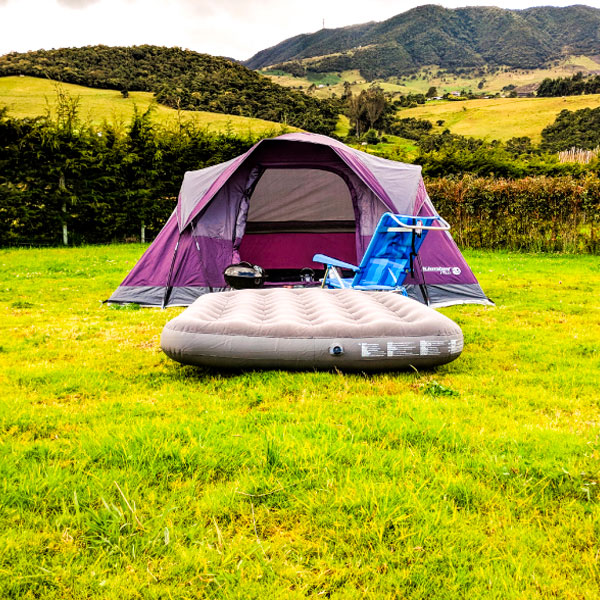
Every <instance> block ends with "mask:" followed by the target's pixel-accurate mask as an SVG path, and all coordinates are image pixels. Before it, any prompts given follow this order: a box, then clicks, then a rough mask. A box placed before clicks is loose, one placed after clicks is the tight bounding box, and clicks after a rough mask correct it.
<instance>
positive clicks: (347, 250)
mask: <svg viewBox="0 0 600 600" xmlns="http://www.w3.org/2000/svg"><path fill="white" fill-rule="evenodd" d="M355 214H356V213H355V208H354V202H353V194H352V192H351V189H350V187H349V185H348V184H347V183H346V181H345V180H344V179H343V178H342V177H341V176H340V175H338V174H337V173H335V172H333V171H329V170H324V169H313V168H291V169H290V168H267V169H265V170H264V172H263V173H262V175H261V177H260V179H259V180H258V182H257V183H256V185H255V187H254V190H253V192H252V194H251V196H250V198H249V200H248V216H247V220H246V229H245V233H244V237H243V238H242V242H241V244H240V248H239V254H240V259H241V260H245V261H248V262H250V263H253V264H257V265H260V266H261V267H263V268H264V269H266V270H267V273H268V274H269V281H270V282H273V283H274V282H277V281H294V280H296V279H299V277H298V276H299V274H300V271H301V270H302V269H303V268H306V267H310V268H312V269H314V270H315V271H318V270H319V269H322V265H320V264H317V263H313V261H312V257H313V256H314V255H315V254H316V253H318V252H321V253H325V254H332V255H333V256H336V257H339V258H340V259H341V260H345V261H348V262H352V263H356V259H357V256H356V216H355Z"/></svg>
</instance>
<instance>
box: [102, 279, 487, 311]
mask: <svg viewBox="0 0 600 600" xmlns="http://www.w3.org/2000/svg"><path fill="white" fill-rule="evenodd" d="M423 287H425V290H423ZM228 289H229V288H208V287H172V288H170V289H169V290H168V293H167V289H166V288H165V287H163V286H148V287H142V286H120V287H119V288H117V289H116V290H115V292H114V294H113V295H112V296H111V297H110V298H109V299H108V300H107V302H108V303H109V304H139V305H140V306H157V307H163V303H164V301H165V299H167V302H166V304H165V305H164V307H168V306H189V305H190V304H192V302H194V300H196V298H199V297H200V296H203V295H204V294H208V293H211V292H224V291H226V290H228ZM406 289H407V292H408V295H409V297H410V298H413V299H414V300H418V301H419V302H422V303H423V304H427V305H429V306H431V307H433V308H439V307H442V306H452V305H454V304H486V305H489V306H494V303H493V302H492V301H491V300H490V299H489V298H487V297H486V295H485V294H484V293H483V290H482V289H481V286H480V285H479V284H478V283H471V284H452V285H429V284H428V285H426V286H419V285H408V286H406Z"/></svg>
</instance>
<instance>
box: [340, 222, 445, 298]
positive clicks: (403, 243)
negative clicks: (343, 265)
mask: <svg viewBox="0 0 600 600" xmlns="http://www.w3.org/2000/svg"><path fill="white" fill-rule="evenodd" d="M448 229H450V226H449V225H448V223H446V221H444V220H443V219H442V218H441V217H439V216H434V217H416V216H412V215H395V214H392V213H384V214H383V215H382V216H381V219H380V220H379V223H378V224H377V227H376V229H375V233H374V234H373V237H372V238H371V241H370V243H369V245H368V247H367V250H366V252H365V254H364V256H363V258H362V260H361V261H360V265H359V270H358V271H357V273H356V275H355V276H354V279H353V280H352V287H353V288H358V289H374V288H378V289H395V288H399V287H401V286H402V284H403V283H404V280H405V279H406V276H407V275H408V274H409V273H410V272H411V270H412V268H413V261H414V259H415V257H416V255H417V253H418V252H419V248H420V247H421V244H422V243H423V241H424V240H425V237H426V235H427V233H428V231H431V230H442V231H447V230H448Z"/></svg>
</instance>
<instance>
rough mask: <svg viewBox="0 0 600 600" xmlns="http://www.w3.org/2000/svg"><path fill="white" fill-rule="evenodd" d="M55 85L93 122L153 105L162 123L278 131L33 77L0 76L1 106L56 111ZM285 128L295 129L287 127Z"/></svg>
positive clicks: (19, 114) (16, 112) (145, 95)
mask: <svg viewBox="0 0 600 600" xmlns="http://www.w3.org/2000/svg"><path fill="white" fill-rule="evenodd" d="M57 86H60V89H61V90H63V91H64V92H66V93H67V94H68V95H69V96H71V97H72V98H79V116H80V117H81V118H82V119H84V120H87V121H89V122H91V123H93V124H100V123H102V122H103V121H107V122H110V123H128V122H129V121H130V119H131V116H132V114H133V111H134V109H135V107H136V106H137V108H138V110H139V111H142V112H143V111H146V110H147V109H148V107H150V106H151V105H154V108H153V118H154V119H156V121H157V122H160V123H161V124H167V123H169V122H171V123H175V122H176V121H177V119H179V118H184V119H193V120H194V121H195V122H196V123H197V124H198V125H200V126H201V127H203V128H206V129H207V130H208V131H212V132H222V131H230V132H231V133H238V134H241V135H245V134H248V133H250V134H255V135H261V134H264V133H270V132H273V133H275V134H276V133H280V132H281V131H282V125H281V124H280V123H274V122H272V121H263V120H262V119H254V118H250V117H240V116H237V115H226V114H222V113H211V112H206V111H181V112H180V113H179V114H178V112H177V111H176V110H174V109H171V108H167V107H166V106H163V105H161V104H157V103H156V102H155V101H154V97H153V94H152V93H151V92H129V97H128V98H123V96H122V95H121V93H120V92H118V91H116V90H102V89H96V88H88V87H84V86H80V85H73V84H68V83H60V84H59V83H57V82H53V81H51V80H48V79H39V78H36V77H14V76H11V77H0V106H6V107H8V110H9V116H12V117H15V118H26V117H38V116H42V115H44V114H47V113H48V111H50V114H51V115H54V114H55V111H56V106H57ZM286 130H287V131H298V129H296V128H294V127H286Z"/></svg>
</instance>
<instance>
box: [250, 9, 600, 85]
mask: <svg viewBox="0 0 600 600" xmlns="http://www.w3.org/2000/svg"><path fill="white" fill-rule="evenodd" d="M599 31H600V9H596V8H591V7H589V6H583V5H576V6H568V7H564V8H557V7H550V6H543V7H534V8H528V9H525V10H507V9H502V8H495V7H483V6H476V7H466V8H457V9H448V8H443V7H441V6H436V5H425V6H419V7H417V8H414V9H412V10H409V11H407V12H405V13H402V14H399V15H397V16H395V17H392V18H391V19H388V20H387V21H383V22H381V23H376V22H371V23H365V24H363V25H354V26H352V27H343V28H340V29H322V30H321V31H317V32H316V33H312V34H303V35H298V36H296V37H293V38H290V39H288V40H285V41H283V42H281V43H280V44H277V45H276V46H273V47H272V48H268V49H266V50H262V51H261V52H258V53H257V54H255V55H254V56H253V57H252V58H250V59H249V60H247V61H245V62H244V63H243V64H245V65H246V66H247V67H249V68H251V69H262V68H265V67H268V66H273V65H278V64H281V63H287V62H290V61H296V62H297V61H302V63H303V64H304V65H305V66H308V68H309V69H310V70H312V71H316V72H329V71H343V70H347V69H359V70H360V72H361V74H362V76H363V77H365V78H366V79H369V80H372V79H376V78H386V77H390V76H401V75H406V74H409V73H412V72H415V71H418V70H419V69H420V68H422V67H424V66H430V65H436V66H438V67H440V68H442V69H446V70H448V71H456V70H457V69H460V68H467V69H468V68H476V67H483V66H503V65H506V66H509V67H513V68H522V69H533V68H539V67H541V66H543V65H545V64H547V63H548V62H550V61H553V60H557V59H560V58H561V57H564V56H568V55H573V54H582V55H588V56H593V55H598V54H600V34H599V33H598V32H599ZM308 59H310V60H308Z"/></svg>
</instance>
